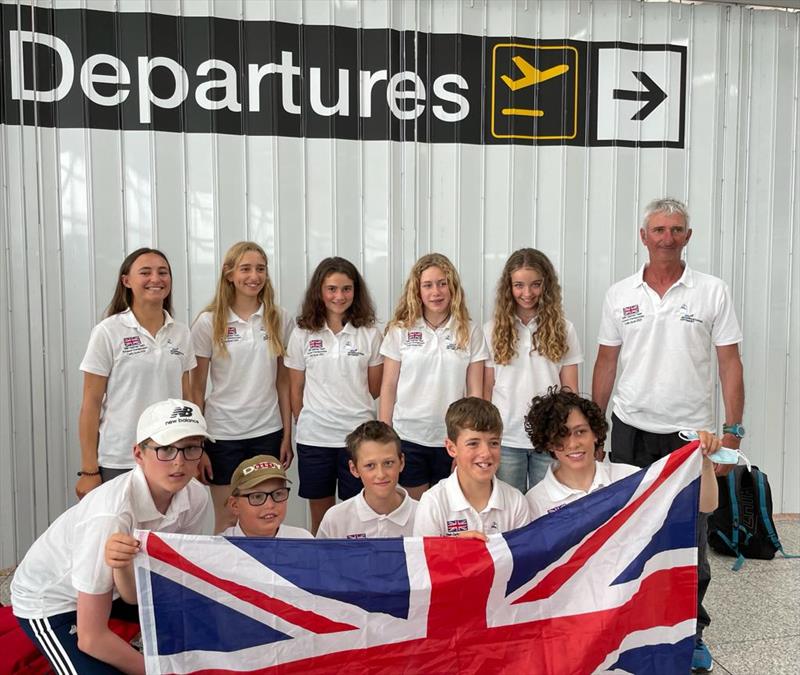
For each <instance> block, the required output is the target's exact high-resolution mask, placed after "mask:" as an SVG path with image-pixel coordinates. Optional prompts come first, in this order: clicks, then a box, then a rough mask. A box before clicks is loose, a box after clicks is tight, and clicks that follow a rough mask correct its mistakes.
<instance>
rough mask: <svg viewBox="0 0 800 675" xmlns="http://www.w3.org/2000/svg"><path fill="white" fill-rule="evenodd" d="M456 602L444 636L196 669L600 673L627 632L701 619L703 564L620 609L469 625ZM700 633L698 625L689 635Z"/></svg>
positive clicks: (371, 674)
mask: <svg viewBox="0 0 800 675" xmlns="http://www.w3.org/2000/svg"><path fill="white" fill-rule="evenodd" d="M462 543H463V542H462ZM437 544H438V541H437ZM426 548H427V547H426ZM437 557H439V556H438V555H437ZM460 564H461V563H460V562H457V563H456V565H460ZM450 576H451V577H452V578H451V582H452V583H453V584H456V585H458V586H459V588H458V589H451V591H452V592H453V593H454V594H455V595H454V597H457V598H458V600H459V601H460V599H461V595H460V594H461V593H466V591H462V590H461V588H460V587H464V586H467V584H466V583H465V582H466V581H467V580H466V579H462V580H457V579H456V577H457V575H456V574H455V570H454V571H453V573H452V574H450ZM467 587H469V586H467ZM454 605H455V606H454V607H453V609H452V611H451V613H450V618H449V623H448V624H447V625H444V626H440V627H438V628H439V630H438V631H437V632H438V633H440V636H438V637H433V636H429V637H428V638H422V639H417V640H409V641H408V642H400V643H395V644H388V645H379V646H375V647H370V648H367V649H350V650H346V651H341V652H336V653H334V654H325V655H324V656H317V657H312V658H306V659H301V660H298V661H292V662H289V663H283V664H280V665H276V666H270V667H266V668H256V669H254V670H238V669H237V670H228V669H216V668H213V669H205V670H198V671H193V675H234V674H237V675H241V674H244V673H247V674H248V675H256V674H258V675H293V674H295V673H296V674H298V675H329V674H330V673H335V672H337V671H344V670H346V671H347V674H348V675H396V673H399V672H404V673H437V675H450V674H453V675H454V674H456V673H458V674H459V675H467V674H473V673H474V674H476V675H477V674H480V675H493V674H495V673H498V674H501V673H502V674H505V673H536V674H537V675H585V674H586V673H593V672H595V671H597V669H598V668H599V666H600V665H601V664H602V663H603V662H604V661H605V660H606V657H607V655H608V654H611V653H613V652H615V651H616V650H618V649H619V648H620V645H621V644H622V641H623V640H624V639H625V637H626V636H627V635H629V634H631V633H633V632H635V631H641V630H648V629H651V628H658V627H662V626H666V627H669V626H675V625H677V624H679V623H682V622H684V621H688V620H690V619H695V618H696V615H697V568H696V567H695V566H694V565H692V566H690V567H675V568H672V569H668V570H659V571H658V572H654V573H652V574H651V575H649V576H648V577H646V578H645V579H644V580H643V581H642V584H641V586H640V587H639V590H638V591H637V592H636V593H635V594H634V595H633V597H631V599H630V600H628V602H626V603H625V604H624V605H622V606H620V607H617V608H614V609H609V610H603V611H599V612H591V613H588V614H577V615H574V616H565V617H557V618H552V619H545V620H541V621H532V622H529V623H523V624H515V625H511V626H500V627H498V628H483V629H479V630H464V629H462V625H463V624H462V622H461V618H460V617H461V612H460V611H459V610H460V609H461V605H460V604H458V602H455V603H454ZM453 616H458V617H459V618H458V619H453ZM443 617H444V615H443ZM446 620H447V619H446ZM693 634H694V629H693V628H692V629H691V632H690V633H689V634H688V635H686V636H683V637H690V636H691V635H693ZM353 638H354V641H355V640H358V639H359V638H358V637H356V636H353ZM678 639H681V637H680V636H679V637H678ZM658 642H659V643H663V641H658ZM343 647H346V645H343ZM268 650H270V646H268V645H265V646H264V651H265V657H264V660H265V661H266V660H270V659H271V658H272V657H271V656H270V655H269V654H268ZM690 662H691V649H689V650H688V651H687V652H686V668H685V669H684V670H683V671H682V672H688V671H689V666H690ZM654 665H655V667H653V668H650V669H649V670H648V672H663V668H662V669H661V671H659V669H658V667H657V665H658V664H654Z"/></svg>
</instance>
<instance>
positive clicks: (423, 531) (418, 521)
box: [414, 492, 445, 537]
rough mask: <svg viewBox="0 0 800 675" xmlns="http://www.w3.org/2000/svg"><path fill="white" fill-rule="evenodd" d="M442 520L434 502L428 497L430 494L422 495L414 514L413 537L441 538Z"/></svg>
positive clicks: (442, 534)
mask: <svg viewBox="0 0 800 675" xmlns="http://www.w3.org/2000/svg"><path fill="white" fill-rule="evenodd" d="M443 522H444V518H443V517H442V515H441V514H440V513H439V507H438V504H437V503H436V501H435V500H434V499H433V498H432V497H431V496H430V492H425V493H423V495H422V497H420V500H419V505H418V506H417V511H416V513H415V514H414V536H415V537H441V536H444V534H445V533H444V532H442V523H443Z"/></svg>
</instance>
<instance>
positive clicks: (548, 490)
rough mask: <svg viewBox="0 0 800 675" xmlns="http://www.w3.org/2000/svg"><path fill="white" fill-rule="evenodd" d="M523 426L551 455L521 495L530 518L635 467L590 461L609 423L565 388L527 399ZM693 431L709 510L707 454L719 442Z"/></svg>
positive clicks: (703, 503)
mask: <svg viewBox="0 0 800 675" xmlns="http://www.w3.org/2000/svg"><path fill="white" fill-rule="evenodd" d="M525 432H526V433H527V434H528V437H529V438H530V439H531V443H532V444H533V447H534V448H537V449H539V450H538V451H539V452H548V453H550V456H551V457H553V458H555V459H556V461H555V462H554V463H553V464H552V465H551V466H550V468H548V470H547V474H546V475H545V477H544V479H543V480H542V481H541V482H540V483H537V484H536V485H534V486H533V487H532V488H531V489H530V490H528V493H527V494H526V495H525V496H526V498H527V500H528V505H529V506H530V509H531V519H532V520H536V519H537V518H539V517H541V516H543V515H545V514H547V513H550V512H551V511H556V510H558V509H560V508H562V507H564V506H566V505H567V504H569V503H570V502H574V501H575V500H576V499H580V498H581V497H584V496H585V495H587V494H589V493H590V492H594V491H595V490H598V489H600V488H602V487H605V486H607V485H610V484H611V483H613V482H615V481H618V480H620V479H622V478H625V477H626V476H629V475H631V474H632V473H636V472H637V471H639V470H640V469H639V467H638V466H632V465H630V464H605V463H603V462H598V461H595V450H597V449H598V448H600V447H602V445H603V443H604V442H605V439H606V433H607V432H608V423H607V422H606V418H605V415H603V413H602V411H601V410H600V407H599V406H598V405H597V404H596V403H595V402H594V401H591V400H590V399H588V398H584V397H582V396H579V395H578V394H576V393H574V392H573V391H571V390H570V389H568V388H559V387H551V388H550V389H549V390H548V392H547V394H544V395H542V396H536V397H535V398H534V399H533V401H531V407H530V410H529V411H528V414H527V415H526V416H525ZM698 435H699V437H700V449H701V451H702V453H703V471H702V475H701V479H700V511H701V512H702V513H708V512H710V511H713V510H714V509H715V508H716V507H717V480H716V477H715V476H714V465H713V464H712V463H711V461H710V460H709V459H708V455H709V454H711V453H713V452H716V451H717V450H718V449H719V448H720V445H721V443H720V440H719V439H718V438H717V437H716V436H714V435H713V434H711V433H709V432H707V431H699V432H698Z"/></svg>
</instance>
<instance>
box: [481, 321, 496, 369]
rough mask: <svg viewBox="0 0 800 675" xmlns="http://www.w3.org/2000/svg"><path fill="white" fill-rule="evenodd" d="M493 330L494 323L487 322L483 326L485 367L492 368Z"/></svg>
mask: <svg viewBox="0 0 800 675" xmlns="http://www.w3.org/2000/svg"><path fill="white" fill-rule="evenodd" d="M493 330H494V321H487V322H486V323H485V324H483V339H484V342H485V343H486V364H485V365H486V367H487V368H494V350H493V349H492V331H493Z"/></svg>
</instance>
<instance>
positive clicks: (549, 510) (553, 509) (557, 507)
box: [547, 504, 566, 513]
mask: <svg viewBox="0 0 800 675" xmlns="http://www.w3.org/2000/svg"><path fill="white" fill-rule="evenodd" d="M565 506H566V504H559V505H558V506H554V507H553V508H552V509H547V513H553V511H559V510H560V509H563V508H564V507H565Z"/></svg>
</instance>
